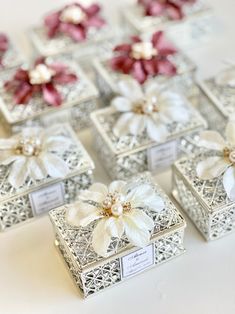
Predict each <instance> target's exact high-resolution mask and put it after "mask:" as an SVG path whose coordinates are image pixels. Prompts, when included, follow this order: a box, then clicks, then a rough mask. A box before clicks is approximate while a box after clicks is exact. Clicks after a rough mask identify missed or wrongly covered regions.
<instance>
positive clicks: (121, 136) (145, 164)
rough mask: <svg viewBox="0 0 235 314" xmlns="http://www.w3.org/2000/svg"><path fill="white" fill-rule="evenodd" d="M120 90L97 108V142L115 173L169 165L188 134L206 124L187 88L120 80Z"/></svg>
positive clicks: (94, 123)
mask: <svg viewBox="0 0 235 314" xmlns="http://www.w3.org/2000/svg"><path fill="white" fill-rule="evenodd" d="M117 86H118V87H119V91H120V96H117V97H115V98H113V100H112V102H111V106H110V107H108V108H104V109H99V110H96V111H94V112H93V113H92V114H91V119H92V126H93V129H94V138H95V143H94V145H95V147H96V150H97V152H98V155H99V156H100V158H101V159H102V162H103V164H104V166H105V167H106V169H107V171H108V173H109V175H110V176H111V178H113V179H114V178H119V179H124V178H126V177H130V176H132V175H134V174H136V173H139V172H142V171H146V170H150V171H152V172H155V171H158V170H161V169H163V168H166V167H169V166H170V165H171V164H172V163H173V162H174V161H175V159H176V158H177V157H178V155H179V154H180V147H181V146H182V148H183V149H184V150H185V149H187V147H186V144H185V142H186V141H187V140H186V137H187V136H189V135H190V134H193V133H196V132H198V131H199V130H201V129H204V128H205V127H206V122H205V120H204V119H203V118H202V117H201V116H200V114H199V113H198V112H197V111H196V110H195V109H194V108H193V106H192V105H191V102H190V100H188V99H187V98H185V97H184V96H183V95H182V94H179V93H178V92H176V91H173V90H169V89H168V88H165V87H161V86H159V85H158V84H156V83H155V82H152V83H150V84H148V85H145V87H144V88H143V86H141V85H140V84H139V83H138V82H137V81H136V80H134V79H132V78H127V79H125V80H122V81H119V82H118V84H117Z"/></svg>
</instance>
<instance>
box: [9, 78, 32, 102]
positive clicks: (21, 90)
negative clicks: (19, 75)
mask: <svg viewBox="0 0 235 314" xmlns="http://www.w3.org/2000/svg"><path fill="white" fill-rule="evenodd" d="M32 93H33V89H32V86H31V85H30V84H29V83H26V82H23V83H21V84H20V85H19V86H18V88H17V89H16V91H15V93H14V97H13V101H14V103H15V104H17V105H19V104H27V103H28V101H29V100H30V98H31V97H32Z"/></svg>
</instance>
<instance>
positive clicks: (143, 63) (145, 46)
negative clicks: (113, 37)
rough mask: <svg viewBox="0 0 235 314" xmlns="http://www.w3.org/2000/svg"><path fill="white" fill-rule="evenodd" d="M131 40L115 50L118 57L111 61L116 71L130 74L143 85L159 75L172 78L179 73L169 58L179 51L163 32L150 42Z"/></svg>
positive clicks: (157, 33)
mask: <svg viewBox="0 0 235 314" xmlns="http://www.w3.org/2000/svg"><path fill="white" fill-rule="evenodd" d="M131 39H132V42H131V43H126V44H121V45H118V46H116V47H115V48H114V52H116V54H117V55H115V56H114V57H113V58H112V59H111V60H110V66H111V68H112V69H113V70H114V71H119V72H121V73H123V74H130V75H131V76H132V77H134V78H135V79H136V80H137V81H138V82H139V83H141V84H143V83H144V82H145V81H146V80H147V79H148V78H149V77H152V76H155V75H158V74H162V75H167V76H172V75H175V74H176V73H177V69H176V66H175V65H174V64H173V63H172V61H170V60H169V58H168V57H169V56H170V55H173V54H175V53H176V52H177V50H176V49H175V47H173V45H172V44H171V43H169V42H167V41H166V39H165V37H164V34H163V32H162V31H158V32H156V33H154V34H153V35H152V39H151V41H149V42H144V41H142V40H141V39H140V38H139V37H136V36H135V37H132V38H131Z"/></svg>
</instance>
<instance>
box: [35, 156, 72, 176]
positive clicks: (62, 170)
mask: <svg viewBox="0 0 235 314" xmlns="http://www.w3.org/2000/svg"><path fill="white" fill-rule="evenodd" d="M40 158H41V160H42V163H43V166H44V167H45V169H46V171H47V173H48V174H49V176H51V177H52V178H63V177H64V176H66V175H67V174H68V173H69V167H68V165H67V164H66V162H65V161H64V160H62V159H61V158H60V157H58V156H56V155H54V154H51V153H47V154H43V155H42V156H41V157H40Z"/></svg>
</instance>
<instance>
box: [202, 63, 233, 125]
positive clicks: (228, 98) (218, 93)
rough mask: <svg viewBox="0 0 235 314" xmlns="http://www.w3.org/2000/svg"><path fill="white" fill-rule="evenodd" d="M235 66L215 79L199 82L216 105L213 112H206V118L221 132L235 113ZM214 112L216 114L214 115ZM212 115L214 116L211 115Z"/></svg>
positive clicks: (223, 71)
mask: <svg viewBox="0 0 235 314" xmlns="http://www.w3.org/2000/svg"><path fill="white" fill-rule="evenodd" d="M234 77H235V66H234V65H233V66H231V67H228V68H226V69H224V70H222V71H221V72H219V73H217V74H216V75H214V76H213V77H210V78H208V79H206V80H203V81H199V82H198V83H199V86H200V88H201V90H202V91H203V92H204V93H205V94H206V95H207V97H209V99H210V100H211V102H212V103H213V104H214V108H213V110H211V111H208V112H206V111H205V110H206V108H203V107H202V108H201V111H202V112H203V111H205V112H203V113H205V117H206V119H207V120H208V121H209V123H210V124H211V126H212V128H216V129H217V130H219V131H221V130H223V129H224V127H225V124H226V122H227V119H228V118H229V117H230V116H231V115H232V114H234V113H235V81H234ZM212 112H215V113H216V116H215V114H214V115H213V114H212ZM211 114H212V115H211Z"/></svg>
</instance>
